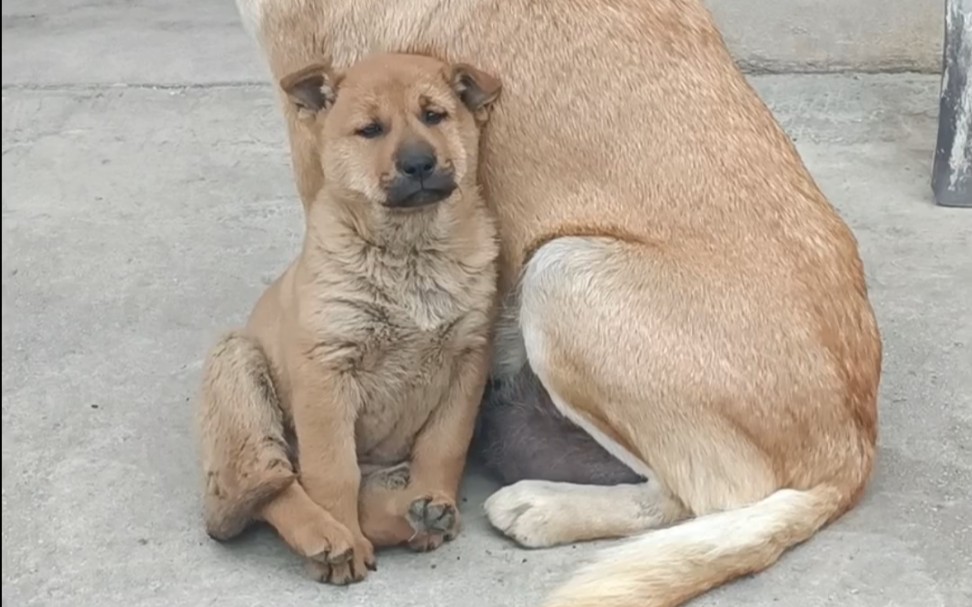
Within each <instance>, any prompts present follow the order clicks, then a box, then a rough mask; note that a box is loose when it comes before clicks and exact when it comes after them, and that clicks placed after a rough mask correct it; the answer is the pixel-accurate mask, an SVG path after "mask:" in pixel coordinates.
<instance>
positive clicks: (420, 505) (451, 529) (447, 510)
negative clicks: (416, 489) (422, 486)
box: [405, 495, 459, 552]
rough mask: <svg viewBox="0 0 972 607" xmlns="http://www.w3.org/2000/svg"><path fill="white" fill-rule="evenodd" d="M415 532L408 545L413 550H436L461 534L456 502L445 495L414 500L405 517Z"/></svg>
mask: <svg viewBox="0 0 972 607" xmlns="http://www.w3.org/2000/svg"><path fill="white" fill-rule="evenodd" d="M405 518H406V519H407V520H408V524H409V525H411V527H412V529H413V530H414V531H415V535H414V536H413V537H412V539H410V540H409V542H408V545H409V547H411V548H412V549H413V550H417V551H419V552H427V551H429V550H435V549H436V548H438V547H439V546H441V545H442V542H443V541H450V540H452V539H454V538H455V537H456V535H457V534H458V533H459V510H458V509H457V508H456V504H455V501H453V500H452V499H451V498H449V497H446V496H444V495H427V496H424V497H420V498H418V499H416V500H414V501H413V502H412V503H411V504H410V505H409V507H408V513H407V514H406V515H405Z"/></svg>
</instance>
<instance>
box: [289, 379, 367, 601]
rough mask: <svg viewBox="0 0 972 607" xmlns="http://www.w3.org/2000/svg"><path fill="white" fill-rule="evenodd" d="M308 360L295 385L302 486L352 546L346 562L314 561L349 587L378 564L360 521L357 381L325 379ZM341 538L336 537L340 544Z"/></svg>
mask: <svg viewBox="0 0 972 607" xmlns="http://www.w3.org/2000/svg"><path fill="white" fill-rule="evenodd" d="M317 367H318V365H316V364H315V363H314V362H313V361H310V360H307V361H304V363H303V367H302V368H298V372H297V373H295V374H294V381H293V385H292V398H293V411H294V427H295V430H296V434H297V444H298V445H299V448H300V449H299V454H298V459H299V462H300V483H301V485H303V488H304V489H305V490H306V492H307V495H308V496H309V497H310V499H311V500H312V501H313V502H314V503H316V504H317V505H318V506H320V507H321V508H323V509H324V510H325V511H327V512H328V514H329V515H330V516H332V517H333V518H334V519H335V520H336V522H337V523H338V524H339V525H338V527H341V528H344V529H347V531H348V532H349V533H350V535H351V538H352V543H353V549H352V554H351V557H350V558H349V559H348V560H347V561H346V562H333V560H332V561H331V562H320V561H319V560H314V561H311V562H310V565H311V568H312V570H314V571H315V572H316V573H317V575H318V576H319V578H320V580H321V581H326V582H330V583H332V584H347V583H350V582H357V581H360V580H363V579H364V578H365V576H366V575H367V569H373V568H374V566H375V556H374V548H373V546H372V544H371V542H370V541H368V540H367V539H366V538H365V537H364V535H363V534H362V532H361V526H360V524H359V522H358V490H359V487H360V485H361V472H360V470H359V468H358V459H357V453H356V450H355V442H354V436H355V434H354V425H355V417H356V414H357V410H358V407H357V406H356V403H357V400H356V396H355V394H356V386H354V385H353V384H352V382H353V380H351V379H344V378H337V379H334V380H333V381H330V382H327V381H323V380H322V378H323V377H325V376H326V374H325V373H323V372H322V371H320V370H319V369H318V368H317ZM340 539H341V538H336V540H337V541H340Z"/></svg>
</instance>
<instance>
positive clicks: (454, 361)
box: [311, 218, 497, 464]
mask: <svg viewBox="0 0 972 607" xmlns="http://www.w3.org/2000/svg"><path fill="white" fill-rule="evenodd" d="M482 221H483V228H485V229H477V230H475V231H474V234H475V237H474V238H472V239H471V240H469V241H467V242H465V243H463V244H462V247H461V248H457V247H455V246H454V245H455V244H456V243H454V242H450V241H449V240H442V241H438V242H437V241H434V240H433V241H431V242H428V241H426V242H418V243H415V246H414V247H406V248H404V249H403V248H401V247H396V248H395V249H390V248H383V247H380V246H376V245H373V244H369V243H364V242H351V243H348V246H347V247H346V248H344V249H343V250H342V251H341V252H340V253H337V254H335V255H332V256H329V259H328V260H327V263H326V264H325V266H327V271H326V272H323V273H321V274H320V275H319V279H318V280H317V281H316V282H317V283H318V285H319V290H318V293H317V298H318V305H317V311H316V313H315V315H314V316H315V318H313V319H312V322H311V324H312V326H314V328H315V331H314V333H315V336H316V341H317V343H318V346H317V347H316V355H317V357H318V359H319V360H320V361H321V362H322V363H323V364H324V365H325V367H326V368H327V370H328V372H329V373H332V374H334V375H335V376H336V377H338V378H339V379H338V381H339V383H340V385H341V389H342V390H347V391H348V392H350V393H352V394H354V398H353V400H354V401H355V405H356V406H357V412H356V413H357V422H356V437H355V438H356V443H357V448H358V454H359V458H360V459H361V461H362V462H364V463H375V464H389V463H398V462H399V461H401V460H403V459H404V458H406V457H407V456H408V453H409V451H410V449H411V445H412V442H413V440H414V437H415V435H416V434H417V433H418V431H419V430H420V429H421V428H422V426H423V425H424V424H425V422H426V421H427V420H428V418H429V416H430V415H431V414H432V413H433V412H434V411H435V409H436V408H438V407H439V406H440V405H441V404H442V403H443V402H444V401H445V399H447V398H449V393H450V388H451V386H452V385H453V383H454V382H455V381H456V378H455V376H456V371H457V368H458V364H459V361H460V360H462V359H463V358H464V357H467V356H469V355H470V354H480V353H481V352H482V351H483V350H484V349H485V348H486V347H487V345H488V343H487V340H488V335H489V330H490V321H491V310H492V307H493V297H494V293H495V288H496V275H495V272H496V269H495V258H496V254H497V248H496V243H495V235H494V232H493V229H492V224H491V223H489V220H488V219H487V218H483V220H482ZM456 237H458V236H456ZM465 237H466V238H469V233H468V232H467V233H466V234H465Z"/></svg>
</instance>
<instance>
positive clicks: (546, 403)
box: [473, 365, 645, 485]
mask: <svg viewBox="0 0 972 607" xmlns="http://www.w3.org/2000/svg"><path fill="white" fill-rule="evenodd" d="M473 453H474V454H475V455H476V456H477V457H478V458H479V459H480V460H481V461H482V463H483V465H484V466H485V468H486V469H487V470H488V471H489V472H491V473H492V474H494V475H496V476H497V477H498V478H499V480H500V481H501V482H503V483H505V484H511V483H515V482H517V481H520V480H525V479H534V480H546V481H556V482H567V483H577V484H584V485H618V484H623V483H638V482H644V480H645V479H644V477H642V476H641V475H639V474H637V473H636V472H634V471H633V470H631V469H630V468H628V467H627V466H626V465H625V464H623V463H621V461H620V460H618V459H617V458H615V457H614V456H613V455H611V454H610V453H608V452H607V451H606V450H605V449H604V448H603V447H601V446H600V445H599V444H598V443H597V441H595V440H594V439H593V438H591V436H590V435H589V434H587V433H586V432H585V431H584V430H582V429H581V428H579V427H578V426H576V425H575V424H574V423H572V422H571V421H570V420H568V419H567V418H565V417H564V416H563V415H562V414H561V413H560V412H559V411H558V410H557V408H556V406H555V405H554V404H553V401H551V400H550V396H549V394H547V391H546V389H544V387H543V385H542V384H541V383H540V380H539V379H538V378H537V376H536V375H535V374H534V373H533V370H532V369H531V368H530V367H529V366H528V365H525V366H524V367H523V368H522V369H521V370H520V372H519V373H518V374H517V375H515V376H513V377H512V378H510V379H506V380H503V381H494V382H492V383H491V384H490V386H489V387H488V388H487V391H486V395H485V396H484V397H483V404H482V408H481V410H480V416H479V420H478V424H477V429H476V437H475V442H474V445H473Z"/></svg>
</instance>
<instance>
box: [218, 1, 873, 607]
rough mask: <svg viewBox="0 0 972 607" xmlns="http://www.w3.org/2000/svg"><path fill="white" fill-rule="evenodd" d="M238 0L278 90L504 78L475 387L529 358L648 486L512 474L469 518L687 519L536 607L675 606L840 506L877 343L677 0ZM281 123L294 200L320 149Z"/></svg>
mask: <svg viewBox="0 0 972 607" xmlns="http://www.w3.org/2000/svg"><path fill="white" fill-rule="evenodd" d="M237 3H238V6H239V9H240V12H241V14H242V16H243V19H244V21H245V23H246V24H247V27H248V28H249V29H250V31H251V32H252V33H253V34H254V35H255V36H256V37H257V38H258V40H259V41H260V43H261V45H262V48H263V51H264V54H265V56H266V58H267V60H268V62H269V64H270V67H271V70H272V72H273V74H274V75H275V76H276V77H277V78H279V77H281V76H283V75H284V74H287V73H289V72H290V71H293V70H294V69H296V68H298V67H300V66H302V65H304V64H306V63H309V62H312V61H316V60H326V61H332V62H334V64H335V65H336V66H338V67H344V66H346V65H349V64H351V63H352V62H353V61H354V60H356V59H358V58H359V57H361V56H362V55H364V54H366V53H368V52H372V51H407V52H417V53H428V54H432V55H435V56H438V57H441V58H443V59H445V60H447V61H468V62H471V63H475V64H476V65H478V66H481V67H482V68H483V69H485V70H487V71H489V72H490V73H493V74H496V75H497V76H499V77H500V78H501V79H502V80H503V83H504V91H505V92H504V97H503V99H502V100H501V101H500V102H499V103H498V104H497V105H496V108H495V112H494V114H493V115H492V117H491V122H490V124H489V125H488V126H487V128H486V131H485V133H484V136H483V142H482V145H483V151H482V155H481V162H482V166H481V170H480V176H481V179H482V181H483V187H484V192H485V194H486V197H487V201H488V203H490V204H491V205H493V207H494V208H495V212H496V213H497V217H498V222H499V223H498V225H499V230H500V236H501V241H502V242H501V253H500V255H501V257H500V275H501V281H500V286H501V291H502V292H503V293H504V294H505V296H506V309H505V314H504V316H505V317H506V319H507V320H508V321H509V322H508V323H507V325H506V326H505V327H503V328H502V329H501V331H500V341H499V343H498V347H497V350H498V353H499V356H498V357H497V359H496V361H495V362H494V368H493V376H494V379H497V380H499V381H500V382H502V381H504V380H509V378H513V381H516V380H515V377H516V376H517V374H520V375H523V374H524V369H525V368H526V367H527V366H528V367H529V369H530V370H531V372H533V373H535V374H536V376H537V377H538V378H539V380H540V382H541V383H542V385H543V387H544V389H545V391H546V393H547V394H549V397H550V399H551V401H552V402H553V403H554V404H555V405H556V407H557V408H558V409H559V410H560V411H561V412H563V413H564V414H565V415H566V416H567V417H568V418H570V419H571V420H572V421H573V422H575V423H576V424H577V425H579V426H580V427H581V428H583V429H584V430H586V431H587V433H588V434H590V435H591V436H592V437H594V438H595V439H596V440H597V442H598V443H599V444H600V445H602V446H603V447H604V448H605V449H606V450H607V451H609V452H610V453H612V454H613V455H614V456H616V457H617V458H618V459H620V460H621V461H623V462H624V463H625V464H626V465H627V466H628V467H630V468H632V469H633V470H634V471H635V472H637V473H638V474H639V475H640V476H641V477H644V478H646V479H648V482H646V483H642V484H636V485H632V484H627V485H618V486H606V487H605V486H593V485H591V486H584V485H568V484H559V483H549V482H546V481H523V482H521V483H517V484H514V485H512V486H509V487H506V488H504V489H502V490H500V491H499V492H498V493H497V494H496V495H494V496H493V497H492V498H490V500H489V502H488V503H487V513H488V515H489V518H490V520H491V521H492V522H493V524H494V525H496V526H497V527H498V528H500V529H501V530H503V531H504V532H505V533H507V534H508V535H510V536H511V537H513V538H514V539H516V540H517V541H519V542H520V543H522V544H524V545H527V546H546V545H551V544H555V543H559V542H565V541H573V540H576V539H582V538H595V537H604V536H617V535H627V534H633V533H635V532H638V531H642V530H647V529H650V528H654V527H660V526H664V525H669V524H671V523H674V522H676V521H682V519H690V520H684V521H683V522H681V523H680V524H678V525H675V526H671V527H668V528H666V529H661V530H654V531H649V532H648V533H645V534H643V535H641V536H640V537H639V538H638V539H635V540H633V541H632V542H631V543H629V544H627V545H625V546H622V547H619V548H616V549H614V550H613V551H612V552H609V553H607V554H606V555H605V556H604V557H602V559H601V560H599V561H598V562H596V563H594V564H593V565H591V566H590V567H588V568H587V569H586V570H584V571H583V572H581V573H580V574H578V575H576V576H575V577H574V578H573V579H571V580H570V581H569V582H568V583H567V584H566V585H565V586H563V587H562V588H560V589H559V590H558V591H557V592H555V593H554V595H553V596H552V597H551V598H550V600H549V603H548V605H550V606H556V607H568V606H569V607H579V606H582V605H599V606H606V605H612V606H631V607H634V606H636V605H637V606H639V607H642V606H648V605H652V606H658V605H676V604H679V603H681V602H683V601H685V600H687V599H688V598H690V597H693V596H695V595H698V594H699V593H701V592H704V591H705V590H707V589H709V588H712V587H714V586H716V585H718V584H721V583H723V582H726V581H728V580H730V579H732V578H735V577H738V576H740V575H743V574H746V573H750V572H755V571H759V570H762V569H764V568H766V567H768V566H770V565H771V564H772V563H773V562H775V561H776V560H777V558H778V557H779V556H780V554H781V553H782V552H783V551H784V550H786V549H787V548H788V547H790V546H793V545H795V544H797V543H799V542H802V541H804V540H806V539H807V538H809V537H810V536H811V535H813V534H814V533H815V532H816V531H817V530H818V529H819V528H820V527H822V526H823V525H825V524H827V523H828V522H829V521H832V520H834V519H835V518H837V517H839V516H840V515H841V514H842V513H844V512H845V511H846V510H848V509H849V508H851V507H852V506H853V505H854V504H855V503H856V502H857V501H858V499H859V498H860V496H861V493H862V491H863V489H864V487H865V485H866V482H867V479H868V477H869V475H870V472H871V468H872V463H873V459H874V450H875V440H876V434H877V408H876V399H877V392H878V383H879V378H880V368H881V341H880V336H879V332H878V328H877V326H876V322H875V318H874V315H873V312H872V309H871V306H870V303H869V301H868V295H867V289H866V285H865V280H864V273H863V269H862V264H861V260H860V257H859V254H858V250H857V244H856V241H855V239H854V237H853V235H852V234H851V232H850V230H849V229H848V227H847V226H846V225H845V223H844V222H843V221H842V220H841V219H840V218H839V217H838V215H837V213H836V212H835V211H834V209H833V208H832V207H831V205H830V204H829V203H828V202H827V200H826V199H825V198H824V196H823V194H822V193H821V192H820V190H819V189H818V187H817V186H816V184H815V183H814V181H813V179H812V178H811V176H810V175H809V174H808V172H807V170H806V168H805V167H804V165H803V163H802V161H801V159H800V158H799V156H798V154H797V152H796V150H795V148H794V146H793V145H792V143H791V142H790V141H789V139H788V138H787V137H786V135H785V134H784V132H783V131H782V129H781V128H780V127H779V125H778V124H777V122H776V121H775V120H774V118H773V117H772V115H771V113H770V112H769V110H768V109H767V108H766V107H765V105H764V104H763V103H762V102H761V101H760V100H759V98H758V96H757V95H756V94H755V92H754V91H753V90H752V89H751V87H750V86H749V85H748V84H747V83H746V81H745V79H744V77H743V75H742V74H741V73H740V71H739V70H738V68H737V67H736V66H735V64H734V63H733V60H732V58H731V57H730V55H729V53H728V51H727V49H726V47H725V44H724V42H723V40H722V38H721V36H720V34H719V33H718V31H717V29H716V27H715V26H714V24H713V21H712V18H711V16H710V15H709V13H708V11H707V10H706V9H705V8H704V7H703V6H702V4H701V2H699V1H698V0H547V1H544V2H536V1H532V0H463V1H459V0H398V1H396V2H388V1H387V0H237ZM284 111H285V112H286V113H287V121H288V124H289V126H290V141H291V147H292V156H293V163H294V170H295V174H296V178H297V183H298V188H299V191H300V193H301V196H302V198H303V200H304V202H305V205H306V204H307V201H309V200H312V199H313V196H314V193H315V192H316V191H317V190H318V189H319V187H320V183H321V171H320V162H319V160H318V159H317V158H316V151H315V149H314V145H313V142H312V141H308V140H307V139H306V138H305V137H303V136H302V135H301V133H300V132H299V129H298V128H295V125H296V124H297V121H296V117H295V114H294V112H293V110H292V109H291V108H289V107H288V106H287V105H286V104H285V105H284ZM606 505H610V507H608V508H605V507H604V506H606ZM594 511H597V514H598V516H596V517H592V516H589V515H590V514H591V513H592V512H594Z"/></svg>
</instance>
